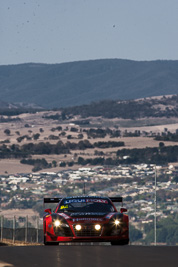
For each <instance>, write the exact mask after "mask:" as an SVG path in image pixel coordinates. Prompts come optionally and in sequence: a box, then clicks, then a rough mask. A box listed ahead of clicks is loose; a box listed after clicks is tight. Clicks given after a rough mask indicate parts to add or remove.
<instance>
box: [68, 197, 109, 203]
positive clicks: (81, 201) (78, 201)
mask: <svg viewBox="0 0 178 267" xmlns="http://www.w3.org/2000/svg"><path fill="white" fill-rule="evenodd" d="M89 202H95V203H104V204H108V201H107V200H106V199H94V198H77V199H67V200H64V204H69V203H89Z"/></svg>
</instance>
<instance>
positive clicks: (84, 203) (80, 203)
mask: <svg viewBox="0 0 178 267" xmlns="http://www.w3.org/2000/svg"><path fill="white" fill-rule="evenodd" d="M113 202H122V197H110V198H109V197H96V196H79V197H65V198H44V203H58V205H57V207H56V209H55V211H54V212H52V211H51V209H45V212H46V214H45V215H44V218H43V230H44V244H45V245H58V244H59V243H60V242H61V243H63V242H110V243H111V245H127V244H128V243H129V219H128V215H126V214H124V212H127V209H124V208H122V207H121V208H120V212H118V211H117V209H116V207H115V206H114V204H113Z"/></svg>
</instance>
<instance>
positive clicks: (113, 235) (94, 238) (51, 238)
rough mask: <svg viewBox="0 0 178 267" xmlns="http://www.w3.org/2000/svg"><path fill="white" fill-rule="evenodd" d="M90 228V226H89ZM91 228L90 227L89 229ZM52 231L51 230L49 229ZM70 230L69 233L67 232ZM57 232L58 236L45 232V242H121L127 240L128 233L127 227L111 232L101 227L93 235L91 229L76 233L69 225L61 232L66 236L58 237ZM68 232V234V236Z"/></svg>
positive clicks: (106, 226) (105, 226)
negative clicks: (66, 229)
mask: <svg viewBox="0 0 178 267" xmlns="http://www.w3.org/2000/svg"><path fill="white" fill-rule="evenodd" d="M90 226H92V225H90ZM90 228H92V227H90ZM51 230H52V229H51ZM69 230H70V231H69ZM60 232H61V233H62V231H59V232H58V234H57V232H56V231H47V232H46V233H45V237H46V241H47V242H112V241H119V240H120V241H121V240H129V231H128V227H123V228H120V229H118V231H116V229H115V230H114V229H113V231H112V229H108V225H102V229H101V231H100V232H97V231H96V233H94V232H93V230H92V229H90V231H88V228H87V231H86V229H85V232H83V234H82V232H80V234H79V233H76V230H75V228H74V225H70V227H69V228H68V231H63V233H64V232H65V233H68V234H67V236H66V235H64V234H63V235H60ZM69 232H70V234H69Z"/></svg>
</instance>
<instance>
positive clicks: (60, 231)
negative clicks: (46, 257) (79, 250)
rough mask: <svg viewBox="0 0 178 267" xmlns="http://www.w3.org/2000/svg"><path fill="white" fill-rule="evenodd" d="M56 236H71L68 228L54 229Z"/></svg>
mask: <svg viewBox="0 0 178 267" xmlns="http://www.w3.org/2000/svg"><path fill="white" fill-rule="evenodd" d="M54 233H55V235H56V236H73V234H72V231H71V229H70V227H54Z"/></svg>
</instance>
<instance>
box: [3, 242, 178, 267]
mask: <svg viewBox="0 0 178 267" xmlns="http://www.w3.org/2000/svg"><path fill="white" fill-rule="evenodd" d="M6 266H11V267H13V266H14V267H29V266H30V267H33V266H34V267H36V266H40V267H41V266H49V267H56V266H58V267H73V266H77V267H95V266H96V267H100V266H102V267H105V266H107V267H140V266H142V267H148V266H149V267H175V266H178V247H161V246H157V247H146V246H145V247H144V246H114V247H113V246H72V245H71V246H29V247H28V246H24V247H0V267H6Z"/></svg>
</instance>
